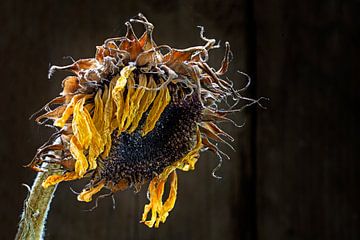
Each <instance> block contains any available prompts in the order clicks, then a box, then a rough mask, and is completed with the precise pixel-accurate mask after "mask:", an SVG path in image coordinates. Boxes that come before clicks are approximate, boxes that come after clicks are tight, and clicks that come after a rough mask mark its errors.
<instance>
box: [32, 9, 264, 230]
mask: <svg viewBox="0 0 360 240" xmlns="http://www.w3.org/2000/svg"><path fill="white" fill-rule="evenodd" d="M134 22H137V23H141V24H143V26H144V27H145V32H144V34H143V35H142V36H141V37H140V38H138V37H137V36H136V35H135V34H134V32H133V29H132V25H131V23H134ZM126 26H127V33H126V36H125V37H115V38H110V39H107V40H105V42H104V44H103V45H102V46H98V47H97V51H96V55H95V57H94V58H89V59H80V60H78V61H76V62H74V63H73V64H71V65H68V66H63V67H59V66H52V67H51V68H50V71H49V76H51V74H52V73H53V72H54V71H55V70H67V71H70V72H71V73H73V75H71V76H68V77H66V78H65V79H64V80H63V82H62V87H63V91H62V92H61V93H60V96H58V97H56V98H54V99H53V100H52V101H50V102H49V103H48V104H46V105H45V106H44V107H43V108H42V109H41V111H39V113H38V115H40V116H38V117H37V118H36V121H37V122H38V123H39V124H45V123H46V124H49V121H51V125H53V126H54V127H56V129H57V131H56V133H55V134H53V135H52V136H51V137H50V139H49V141H48V142H46V143H45V144H44V145H43V146H41V147H40V148H39V149H38V151H37V154H36V156H35V157H34V159H33V161H32V162H31V163H30V164H29V166H30V167H32V168H33V169H35V170H37V171H46V170H47V169H46V168H47V166H49V164H53V166H58V170H56V171H55V173H54V174H53V175H51V176H50V177H48V178H47V179H46V181H44V182H43V184H42V185H43V187H44V188H47V187H49V186H51V185H55V184H57V183H59V182H62V181H70V180H75V179H80V178H89V179H90V181H89V183H88V184H87V185H86V186H85V188H84V189H83V190H82V192H81V193H80V194H79V195H78V200H79V201H85V202H89V201H91V200H92V197H93V195H94V194H96V193H98V192H99V191H100V190H101V189H102V188H107V189H109V190H110V191H111V192H112V193H114V192H117V191H119V190H125V189H128V188H133V189H134V190H135V191H139V190H140V187H141V186H142V185H143V184H145V183H147V182H149V181H150V184H149V187H148V193H149V196H148V198H149V201H150V203H149V204H147V205H146V206H145V208H144V213H143V216H142V222H143V223H145V224H146V225H147V226H149V227H153V226H155V227H158V226H159V223H160V222H165V220H166V218H167V216H168V215H169V212H170V211H171V210H172V208H173V207H174V204H175V200H176V194H177V187H178V186H177V175H176V170H177V169H179V170H182V171H188V170H193V169H194V168H195V163H196V162H197V160H198V158H199V152H200V151H201V150H210V151H213V152H214V153H215V154H217V155H218V156H219V157H220V158H221V155H223V154H224V153H223V152H221V151H220V150H219V149H218V147H217V143H219V142H222V143H226V144H228V145H230V144H229V143H228V141H233V139H232V137H231V136H230V135H228V134H227V133H225V132H224V131H222V130H221V129H220V128H219V127H218V126H217V125H216V123H217V122H220V121H230V122H232V120H231V119H229V118H227V117H226V115H227V114H229V113H232V112H236V111H240V110H241V109H242V108H240V109H239V108H237V109H236V108H235V105H236V104H237V103H239V100H241V99H244V100H246V101H249V102H248V103H247V104H246V105H251V104H253V103H256V102H258V101H255V100H251V99H247V98H243V97H242V96H240V94H239V91H235V90H234V89H233V86H232V83H231V82H230V81H228V80H225V79H223V78H222V76H223V75H224V73H225V72H226V71H227V69H228V64H229V62H230V60H231V57H232V55H231V51H230V45H229V43H225V48H226V49H225V57H224V59H223V60H222V64H221V66H220V69H219V70H214V69H213V68H211V67H209V65H208V64H207V63H206V62H207V60H208V51H209V50H210V49H213V48H218V47H219V45H216V44H215V40H214V39H207V38H205V37H204V36H203V29H202V28H201V34H200V35H201V39H202V40H204V41H205V44H204V46H197V47H190V48H187V49H181V50H179V49H174V48H171V47H170V46H168V45H160V46H157V45H156V44H155V43H154V41H153V38H152V31H153V28H154V27H153V25H152V24H151V23H150V22H148V20H147V19H146V18H145V17H144V16H143V15H141V14H139V15H138V16H137V17H136V18H134V19H131V20H130V22H127V23H126ZM229 97H230V98H232V99H233V100H234V104H233V105H232V106H229V105H227V106H229V107H228V108H227V109H220V107H218V105H219V104H220V103H222V102H226V99H227V98H229ZM226 103H227V102H226ZM44 162H46V163H47V164H45V165H43V163H44ZM44 166H45V167H44ZM168 178H169V179H170V192H169V196H168V198H167V199H166V200H165V201H164V202H163V199H162V197H163V193H164V185H165V183H166V181H167V180H168ZM150 211H151V214H150V219H148V214H149V213H150Z"/></svg>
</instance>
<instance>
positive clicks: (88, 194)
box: [77, 182, 105, 202]
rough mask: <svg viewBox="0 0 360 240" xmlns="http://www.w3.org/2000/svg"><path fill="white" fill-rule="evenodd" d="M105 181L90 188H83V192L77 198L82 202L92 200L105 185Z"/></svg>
mask: <svg viewBox="0 0 360 240" xmlns="http://www.w3.org/2000/svg"><path fill="white" fill-rule="evenodd" d="M104 185H105V183H104V182H101V183H100V184H98V185H97V186H95V187H91V188H90V189H87V190H85V189H84V190H82V192H81V193H80V194H79V195H78V197H77V199H78V201H81V202H90V201H91V200H92V196H93V195H94V194H96V193H98V192H99V191H100V190H101V189H102V188H103V187H104Z"/></svg>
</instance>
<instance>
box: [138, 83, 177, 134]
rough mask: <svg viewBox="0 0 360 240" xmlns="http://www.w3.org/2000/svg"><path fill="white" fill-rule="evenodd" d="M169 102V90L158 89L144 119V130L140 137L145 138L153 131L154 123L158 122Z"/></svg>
mask: <svg viewBox="0 0 360 240" xmlns="http://www.w3.org/2000/svg"><path fill="white" fill-rule="evenodd" d="M170 100H171V97H170V92H169V89H168V88H167V87H164V88H162V89H160V92H159V94H158V96H157V97H156V98H155V100H154V102H153V106H152V108H151V110H150V112H149V115H148V116H147V118H146V122H145V125H144V128H143V129H142V136H145V135H146V134H148V133H149V132H150V131H151V130H153V129H154V127H155V124H156V122H157V121H158V120H159V118H160V116H161V114H162V112H163V111H164V109H165V108H166V106H167V105H168V104H169V102H170Z"/></svg>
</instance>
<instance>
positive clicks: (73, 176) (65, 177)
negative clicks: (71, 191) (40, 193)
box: [42, 172, 79, 188]
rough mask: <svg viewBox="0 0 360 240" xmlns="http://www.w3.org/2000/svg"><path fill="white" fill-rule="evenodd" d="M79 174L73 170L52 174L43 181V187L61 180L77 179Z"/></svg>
mask: <svg viewBox="0 0 360 240" xmlns="http://www.w3.org/2000/svg"><path fill="white" fill-rule="evenodd" d="M78 178H79V176H78V175H77V174H76V173H75V172H67V173H65V174H54V175H51V176H49V177H48V178H47V179H46V180H45V181H44V182H43V183H42V186H43V188H48V187H50V186H53V185H55V184H58V183H59V182H62V181H71V180H74V179H78Z"/></svg>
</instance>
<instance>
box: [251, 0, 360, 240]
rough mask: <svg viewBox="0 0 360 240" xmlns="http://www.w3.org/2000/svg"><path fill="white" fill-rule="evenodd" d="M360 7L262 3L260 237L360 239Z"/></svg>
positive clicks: (259, 23) (258, 10) (257, 5)
mask: <svg viewBox="0 0 360 240" xmlns="http://www.w3.org/2000/svg"><path fill="white" fill-rule="evenodd" d="M355 9H357V10H355ZM358 10H359V4H356V3H355V1H353V2H351V1H347V2H344V1H330V2H329V1H313V2H311V3H310V2H304V1H257V2H256V3H255V15H256V22H257V25H256V29H257V83H258V84H257V93H258V94H260V95H267V96H269V97H270V98H271V106H270V108H269V110H267V111H265V112H261V113H260V114H258V121H257V122H258V124H257V131H258V134H257V163H258V165H257V170H258V186H257V189H258V190H257V196H258V234H259V239H279V240H281V239H359V238H360V229H359V226H360V208H359V206H358V205H359V201H360V192H359V188H358V183H359V182H360V178H359V173H358V171H359V169H360V168H359V167H360V164H359V159H358V156H359V147H360V146H359V141H358V140H357V138H358V134H359V127H358V122H359V120H360V116H359V112H358V111H357V108H358V104H359V81H358V79H356V78H355V77H354V76H353V74H354V73H355V72H357V68H356V66H355V61H354V60H356V58H357V57H358V55H357V54H355V52H354V50H355V49H357V48H358V46H357V45H358V42H359V36H358V35H355V33H354V32H353V30H354V29H356V25H355V24H358V22H359V21H356V20H358V19H356V18H355V16H356V15H357V13H356V12H357V11H358ZM356 22H357V23H356ZM351 61H353V62H351Z"/></svg>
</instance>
